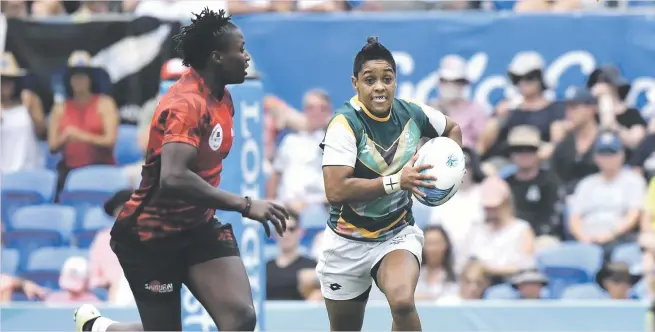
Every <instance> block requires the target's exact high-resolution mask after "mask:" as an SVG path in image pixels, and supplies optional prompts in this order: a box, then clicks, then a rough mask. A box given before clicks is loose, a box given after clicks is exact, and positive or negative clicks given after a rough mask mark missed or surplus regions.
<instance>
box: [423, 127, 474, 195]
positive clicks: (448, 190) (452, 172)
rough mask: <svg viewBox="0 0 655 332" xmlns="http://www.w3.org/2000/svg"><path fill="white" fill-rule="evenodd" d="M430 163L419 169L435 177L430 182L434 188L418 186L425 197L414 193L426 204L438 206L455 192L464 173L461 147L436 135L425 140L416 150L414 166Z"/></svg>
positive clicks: (463, 158)
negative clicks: (426, 167)
mask: <svg viewBox="0 0 655 332" xmlns="http://www.w3.org/2000/svg"><path fill="white" fill-rule="evenodd" d="M425 164H428V165H432V166H433V167H432V168H429V169H426V170H423V171H421V173H423V174H429V175H432V176H434V177H436V178H437V180H435V181H431V180H429V181H427V182H431V183H432V184H434V185H435V187H434V188H425V187H419V190H420V191H421V192H423V193H425V194H426V196H425V197H421V196H418V195H414V197H416V199H417V200H418V201H419V202H421V203H423V204H425V205H427V206H439V205H441V204H443V203H446V202H448V200H449V199H450V198H451V197H453V195H455V193H457V190H458V189H459V186H460V185H461V184H462V180H463V179H464V174H466V157H465V156H464V151H462V148H461V147H460V146H459V145H458V144H457V143H456V142H455V141H453V140H452V139H450V138H447V137H437V138H433V139H431V140H429V141H428V142H426V143H425V144H424V145H423V146H422V147H421V149H419V151H418V159H417V160H416V164H414V166H419V165H425Z"/></svg>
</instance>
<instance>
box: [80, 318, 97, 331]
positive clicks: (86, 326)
mask: <svg viewBox="0 0 655 332" xmlns="http://www.w3.org/2000/svg"><path fill="white" fill-rule="evenodd" d="M98 318H100V317H96V318H94V319H91V320H90V321H88V322H86V323H84V325H83V326H82V331H91V329H92V328H93V323H95V322H96V319H98Z"/></svg>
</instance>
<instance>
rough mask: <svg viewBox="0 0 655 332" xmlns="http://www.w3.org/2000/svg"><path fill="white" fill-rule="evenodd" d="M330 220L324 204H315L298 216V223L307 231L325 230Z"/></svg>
mask: <svg viewBox="0 0 655 332" xmlns="http://www.w3.org/2000/svg"><path fill="white" fill-rule="evenodd" d="M328 218H329V214H328V212H327V209H326V208H325V206H324V205H323V204H313V205H309V206H307V207H306V208H305V209H303V210H302V212H301V213H300V215H299V216H298V222H299V223H300V225H301V226H302V227H303V228H305V229H309V228H321V229H325V223H326V222H327V219H328Z"/></svg>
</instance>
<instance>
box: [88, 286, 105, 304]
mask: <svg viewBox="0 0 655 332" xmlns="http://www.w3.org/2000/svg"><path fill="white" fill-rule="evenodd" d="M91 293H93V295H95V296H97V297H98V298H99V299H100V301H107V298H108V297H109V292H108V291H107V289H106V288H94V289H92V290H91Z"/></svg>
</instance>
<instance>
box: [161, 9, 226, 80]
mask: <svg viewBox="0 0 655 332" xmlns="http://www.w3.org/2000/svg"><path fill="white" fill-rule="evenodd" d="M231 20H232V16H230V15H227V14H226V13H225V10H223V9H221V10H219V11H218V13H216V12H215V11H213V10H210V9H209V8H208V7H205V9H203V10H202V11H201V12H200V14H193V18H191V24H189V25H185V26H183V27H182V28H181V29H180V33H178V34H177V35H175V36H174V37H173V41H174V42H175V43H176V46H175V50H176V51H177V52H178V53H179V54H180V56H181V57H182V60H183V64H184V65H185V66H187V67H189V66H190V67H192V68H194V69H202V68H204V66H205V63H206V61H207V57H208V56H210V54H211V53H212V52H213V51H215V50H216V49H215V46H216V45H219V48H225V47H227V43H226V37H227V36H228V34H229V33H230V32H231V31H232V30H233V29H235V28H236V25H234V23H232V21H231Z"/></svg>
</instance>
